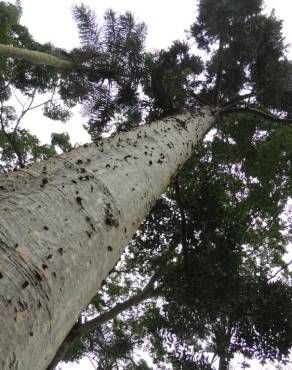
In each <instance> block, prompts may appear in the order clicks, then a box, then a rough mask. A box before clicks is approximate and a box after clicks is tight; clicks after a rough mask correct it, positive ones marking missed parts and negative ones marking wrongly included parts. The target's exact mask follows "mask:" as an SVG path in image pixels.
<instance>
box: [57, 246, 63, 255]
mask: <svg viewBox="0 0 292 370" xmlns="http://www.w3.org/2000/svg"><path fill="white" fill-rule="evenodd" d="M58 252H59V253H60V255H61V256H63V254H64V249H63V248H62V247H60V248H59V249H58Z"/></svg>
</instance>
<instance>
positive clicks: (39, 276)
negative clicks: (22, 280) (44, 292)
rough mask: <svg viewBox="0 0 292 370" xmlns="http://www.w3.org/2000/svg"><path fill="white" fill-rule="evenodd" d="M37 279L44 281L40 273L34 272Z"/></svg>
mask: <svg viewBox="0 0 292 370" xmlns="http://www.w3.org/2000/svg"><path fill="white" fill-rule="evenodd" d="M34 274H35V277H36V279H37V280H38V281H42V280H43V277H42V275H41V274H40V273H39V272H38V271H34Z"/></svg>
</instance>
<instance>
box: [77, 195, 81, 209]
mask: <svg viewBox="0 0 292 370" xmlns="http://www.w3.org/2000/svg"><path fill="white" fill-rule="evenodd" d="M76 202H77V203H78V204H79V205H80V206H81V207H82V198H81V197H76Z"/></svg>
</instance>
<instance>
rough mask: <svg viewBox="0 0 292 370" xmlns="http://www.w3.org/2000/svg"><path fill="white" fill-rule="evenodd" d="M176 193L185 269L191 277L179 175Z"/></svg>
mask: <svg viewBox="0 0 292 370" xmlns="http://www.w3.org/2000/svg"><path fill="white" fill-rule="evenodd" d="M175 194H176V201H177V205H178V208H179V212H180V217H181V244H182V252H183V259H184V269H185V275H186V278H187V279H188V277H189V264H188V243H187V230H186V214H185V211H184V209H183V207H182V201H181V193H180V185H179V179H178V176H177V177H176V179H175Z"/></svg>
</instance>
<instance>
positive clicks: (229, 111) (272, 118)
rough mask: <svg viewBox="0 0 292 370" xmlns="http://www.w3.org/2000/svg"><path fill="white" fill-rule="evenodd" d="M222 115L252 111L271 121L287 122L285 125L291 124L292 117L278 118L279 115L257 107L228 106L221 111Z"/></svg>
mask: <svg viewBox="0 0 292 370" xmlns="http://www.w3.org/2000/svg"><path fill="white" fill-rule="evenodd" d="M221 113H222V115H225V114H232V113H254V114H257V115H259V116H261V117H263V118H265V119H266V120H268V121H273V122H279V123H282V124H284V125H285V124H287V125H290V124H292V119H291V118H290V119H288V118H280V117H277V116H275V115H273V114H271V113H266V112H263V111H261V110H259V109H256V108H230V109H223V110H222V111H221Z"/></svg>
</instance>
